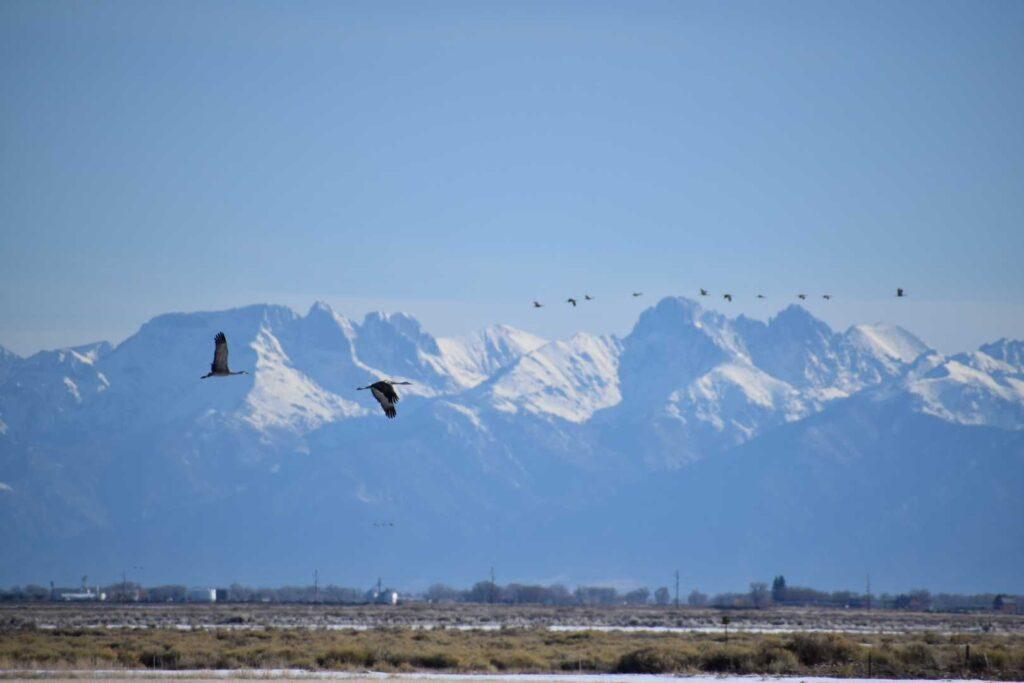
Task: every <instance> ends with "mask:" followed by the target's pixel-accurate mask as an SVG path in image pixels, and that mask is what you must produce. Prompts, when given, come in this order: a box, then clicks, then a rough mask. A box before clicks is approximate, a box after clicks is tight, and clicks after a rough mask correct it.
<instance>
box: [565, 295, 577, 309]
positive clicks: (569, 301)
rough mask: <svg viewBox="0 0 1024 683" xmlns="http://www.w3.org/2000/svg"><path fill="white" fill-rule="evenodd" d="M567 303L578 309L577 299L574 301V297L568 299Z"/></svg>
mask: <svg viewBox="0 0 1024 683" xmlns="http://www.w3.org/2000/svg"><path fill="white" fill-rule="evenodd" d="M565 303H567V304H572V307H573V308H576V299H573V298H572V297H569V298H568V299H566V300H565Z"/></svg>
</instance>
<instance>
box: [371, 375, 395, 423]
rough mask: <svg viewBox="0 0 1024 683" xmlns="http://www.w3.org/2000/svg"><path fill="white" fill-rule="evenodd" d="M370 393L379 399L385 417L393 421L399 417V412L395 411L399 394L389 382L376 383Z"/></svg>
mask: <svg viewBox="0 0 1024 683" xmlns="http://www.w3.org/2000/svg"><path fill="white" fill-rule="evenodd" d="M370 392H371V393H372V394H373V397H374V398H375V399H377V403H379V404H380V407H381V408H383V409H384V414H385V415H387V416H388V417H389V418H392V419H393V418H394V417H395V416H396V415H398V411H397V410H395V404H396V403H398V392H397V391H395V388H394V387H393V386H391V385H390V384H388V383H387V382H374V383H373V384H372V385H370Z"/></svg>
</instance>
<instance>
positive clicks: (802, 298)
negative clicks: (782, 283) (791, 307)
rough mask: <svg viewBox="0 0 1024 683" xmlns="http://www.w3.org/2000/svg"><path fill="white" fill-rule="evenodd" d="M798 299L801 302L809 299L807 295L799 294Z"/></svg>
mask: <svg viewBox="0 0 1024 683" xmlns="http://www.w3.org/2000/svg"><path fill="white" fill-rule="evenodd" d="M796 298H797V299H800V301H803V300H804V299H806V298H807V295H806V294H797V295H796Z"/></svg>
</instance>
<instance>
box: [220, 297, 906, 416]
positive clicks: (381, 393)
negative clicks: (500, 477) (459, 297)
mask: <svg viewBox="0 0 1024 683" xmlns="http://www.w3.org/2000/svg"><path fill="white" fill-rule="evenodd" d="M643 295H644V293H643V292H633V298H637V297H641V296H643ZM700 295H701V296H708V290H706V289H701V290H700ZM904 296H906V294H905V293H904V291H903V288H902V287H898V288H897V289H896V298H898V299H901V298H903V297H904ZM722 298H723V299H725V300H726V301H729V302H732V298H733V297H732V294H729V293H728V292H726V293H724V294H722ZM757 298H758V299H764V298H766V297H765V295H764V294H758V295H757ZM796 298H798V299H800V300H801V301H804V300H806V299H807V295H806V294H797V295H796ZM821 298H822V299H824V300H826V301H830V300H831V299H832V295H831V294H822V295H821ZM583 300H584V301H593V300H594V297H592V296H590V295H589V294H584V295H583ZM565 302H566V303H567V304H571V305H572V306H573V308H575V307H576V306H577V305H578V304H579V301H578V300H577V299H576V298H574V297H569V298H568V299H566V300H565ZM533 307H534V308H544V304H542V303H541V302H539V301H536V300H535V301H534V302H533ZM213 344H214V347H213V362H212V363H210V371H209V372H208V373H206V374H205V375H203V376H202V377H200V379H206V378H207V377H230V376H231V375H248V374H249V373H248V372H246V371H245V370H239V371H238V372H232V371H231V369H230V368H229V367H228V338H227V336H226V335H225V334H224V333H223V332H218V333H217V335H216V336H215V337H214V338H213ZM403 384H412V382H396V381H394V380H390V379H381V380H377V381H376V382H374V383H373V384H368V385H366V386H365V387H356V391H363V390H365V389H369V390H370V393H371V394H373V397H374V398H375V399H377V403H379V404H380V407H381V408H382V409H383V410H384V415H385V416H387V417H388V419H394V418H395V417H397V416H398V411H397V410H396V409H395V404H396V403H398V401H399V398H398V392H397V391H395V387H396V386H401V385H403Z"/></svg>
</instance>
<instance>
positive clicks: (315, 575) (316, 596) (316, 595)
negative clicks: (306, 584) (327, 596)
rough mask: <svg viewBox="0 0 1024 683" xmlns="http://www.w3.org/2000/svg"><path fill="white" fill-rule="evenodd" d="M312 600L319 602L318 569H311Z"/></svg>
mask: <svg viewBox="0 0 1024 683" xmlns="http://www.w3.org/2000/svg"><path fill="white" fill-rule="evenodd" d="M313 602H320V570H319V569H314V570H313Z"/></svg>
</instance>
